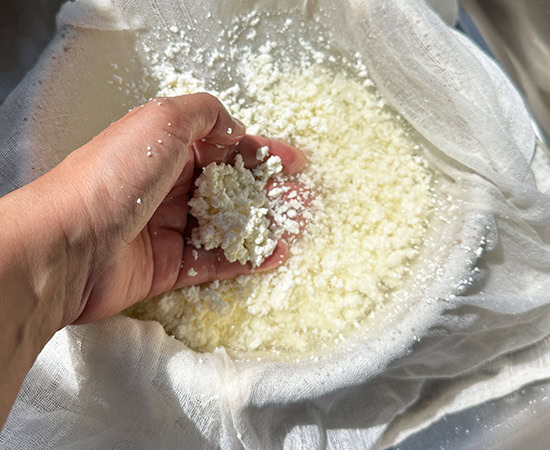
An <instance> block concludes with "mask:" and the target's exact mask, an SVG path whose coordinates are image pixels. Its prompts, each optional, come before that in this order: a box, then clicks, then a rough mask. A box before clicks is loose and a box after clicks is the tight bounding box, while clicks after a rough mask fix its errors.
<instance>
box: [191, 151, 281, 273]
mask: <svg viewBox="0 0 550 450" xmlns="http://www.w3.org/2000/svg"><path fill="white" fill-rule="evenodd" d="M282 169H283V167H282V165H281V158H279V157H278V156H270V157H269V159H268V160H267V161H266V162H265V163H263V164H260V165H259V166H258V167H256V168H255V169H254V170H253V171H251V170H248V169H246V168H245V167H244V162H243V158H242V156H241V155H239V154H237V156H236V160H235V164H234V165H233V166H231V165H229V164H224V163H220V164H217V163H212V164H209V165H208V166H206V167H205V168H204V170H203V173H202V174H201V175H200V176H199V177H198V178H197V180H196V181H195V185H196V186H197V189H195V192H194V194H193V198H192V199H191V200H190V201H189V206H190V208H191V215H193V216H195V217H196V218H197V220H198V222H199V226H198V227H196V228H194V229H193V232H192V235H191V244H192V245H193V246H195V247H197V248H200V247H204V248H206V250H212V249H214V248H218V247H220V248H221V249H222V250H223V252H224V255H225V257H226V258H227V260H228V261H230V262H235V261H239V262H240V263H241V264H246V263H247V262H249V261H250V262H251V263H252V267H258V266H259V265H260V264H261V263H262V262H263V261H264V260H265V259H266V258H267V257H268V256H270V255H271V254H272V253H273V251H274V250H275V247H276V246H277V237H276V235H275V233H274V232H273V231H272V229H271V227H270V225H271V223H270V220H269V212H270V206H269V200H268V197H267V194H266V190H265V185H266V183H267V180H268V179H269V178H270V177H271V176H274V175H279V174H280V173H281V171H282Z"/></svg>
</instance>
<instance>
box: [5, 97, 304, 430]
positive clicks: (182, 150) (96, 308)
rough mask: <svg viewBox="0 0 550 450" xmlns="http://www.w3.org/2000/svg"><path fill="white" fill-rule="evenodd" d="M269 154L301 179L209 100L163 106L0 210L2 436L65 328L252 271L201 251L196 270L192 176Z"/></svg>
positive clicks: (274, 146) (288, 157) (103, 137)
mask: <svg viewBox="0 0 550 450" xmlns="http://www.w3.org/2000/svg"><path fill="white" fill-rule="evenodd" d="M229 128H231V134H229V133H228V129H229ZM148 145H150V146H151V147H152V149H151V152H152V155H151V156H147V146H148ZM263 145H268V146H269V147H270V154H272V155H277V156H280V157H281V160H282V162H283V167H284V170H283V172H284V173H286V174H295V173H297V172H299V171H301V170H302V169H303V168H304V166H305V158H304V156H303V154H302V153H300V152H299V151H298V150H296V149H295V148H293V147H290V146H288V145H286V144H283V143H279V142H274V141H270V140H268V139H266V138H263V137H258V136H250V135H246V129H245V126H244V125H243V124H242V123H241V122H240V121H238V120H236V119H234V118H232V117H231V116H230V115H229V113H228V112H227V111H226V110H225V108H224V107H223V106H222V105H221V104H220V102H219V101H218V100H217V99H216V98H214V97H212V96H210V95H208V94H204V93H201V94H193V95H187V96H181V97H174V98H163V99H155V100H154V101H151V102H149V103H148V104H146V105H144V106H142V107H138V108H136V109H134V110H132V111H131V112H129V113H128V114H127V115H126V116H124V117H123V118H122V119H120V120H119V121H118V122H115V123H113V124H112V125H111V126H110V127H109V128H107V130H105V131H104V132H102V133H101V134H100V135H98V136H96V137H95V138H94V139H92V140H91V141H90V142H89V143H87V144H86V145H84V146H83V147H81V148H79V149H78V150H75V151H74V152H72V153H71V154H70V155H69V156H68V157H67V158H66V159H65V160H64V161H63V162H62V163H61V164H59V165H58V166H57V167H55V168H54V169H53V170H51V171H50V172H48V173H46V174H45V175H44V176H42V177H40V178H39V179H37V180H36V181H34V182H32V183H30V184H28V185H27V186H25V187H23V188H21V189H18V190H16V191H14V192H12V193H10V194H9V195H7V196H5V197H3V198H2V199H0V220H1V222H2V223H1V225H0V254H2V258H0V286H1V288H0V308H1V309H0V310H1V312H2V314H0V334H1V339H0V371H1V378H2V388H1V389H0V426H2V425H3V424H4V422H5V419H6V417H7V415H8V413H9V410H10V408H11V405H12V404H13V402H14V401H15V397H16V395H17V392H18V391H19V389H20V387H21V384H22V382H23V379H24V377H25V375H26V373H27V372H28V370H29V369H30V368H31V366H32V364H33V362H34V361H35V359H36V357H37V356H38V353H39V352H40V350H41V349H42V348H43V347H44V345H45V344H46V343H47V342H48V340H49V339H50V338H51V337H52V336H53V334H54V333H55V332H56V331H57V330H59V329H60V328H63V327H64V326H66V325H69V324H84V323H89V322H93V321H96V320H100V319H103V318H106V317H109V316H112V315H113V314H116V313H118V312H120V311H122V310H123V309H125V308H127V307H128V306H130V305H132V304H134V303H136V302H138V301H141V300H143V299H145V298H149V297H151V296H154V295H157V294H160V293H162V292H165V291H168V290H171V289H176V288H180V287H183V286H189V285H191V284H197V283H203V282H206V281H212V280H221V279H228V278H234V277H236V276H239V275H241V274H244V273H250V272H251V271H252V268H251V266H250V265H241V264H240V263H238V262H236V263H230V262H229V261H227V260H226V259H225V258H224V257H223V255H222V254H221V253H220V252H218V251H205V250H198V254H199V256H198V258H197V259H196V260H195V258H194V257H192V256H191V254H192V251H193V248H192V247H190V246H188V245H186V244H185V238H184V235H185V233H186V229H187V230H188V228H189V225H190V223H189V216H188V214H189V206H188V204H187V202H188V200H189V197H190V194H191V189H192V185H193V180H194V174H195V171H196V170H197V169H200V168H201V167H204V166H206V165H208V164H210V163H211V162H214V161H215V162H229V163H231V162H232V161H233V159H234V157H235V154H236V153H237V152H239V153H241V154H242V155H243V160H244V161H245V165H246V166H247V167H249V168H251V167H254V166H255V165H257V164H259V161H257V160H256V149H257V148H259V147H261V146H263ZM219 146H223V148H220V147H219ZM287 256H288V249H287V246H286V244H284V243H283V242H280V243H279V244H278V246H277V248H276V250H275V252H274V254H273V255H272V256H271V257H270V258H268V259H267V260H266V261H265V262H264V263H263V264H262V266H260V267H259V268H257V269H256V271H264V270H270V269H273V268H275V267H278V266H279V265H280V264H282V263H283V262H284V261H285V260H286V258H287ZM191 268H193V269H194V270H195V271H196V272H197V275H196V276H194V277H190V276H189V275H188V274H187V273H188V271H189V270H190V269H191Z"/></svg>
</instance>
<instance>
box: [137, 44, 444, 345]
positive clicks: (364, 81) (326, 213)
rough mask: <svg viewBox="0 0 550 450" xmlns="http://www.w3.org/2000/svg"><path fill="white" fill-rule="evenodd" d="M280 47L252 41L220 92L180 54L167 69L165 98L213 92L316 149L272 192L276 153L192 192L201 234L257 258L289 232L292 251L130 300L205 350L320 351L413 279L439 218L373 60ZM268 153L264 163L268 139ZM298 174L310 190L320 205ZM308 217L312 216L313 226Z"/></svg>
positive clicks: (258, 127)
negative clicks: (307, 195) (303, 192)
mask: <svg viewBox="0 0 550 450" xmlns="http://www.w3.org/2000/svg"><path fill="white" fill-rule="evenodd" d="M273 47H274V44H269V45H265V46H263V47H262V49H261V50H260V51H259V52H257V53H253V52H250V51H248V52H241V54H240V55H239V58H240V61H239V65H238V70H239V76H240V81H239V82H238V83H236V84H235V86H233V87H231V88H229V89H226V90H223V91H220V92H216V91H215V90H212V89H206V88H207V86H206V85H205V84H204V83H203V82H202V81H201V80H198V79H196V78H193V77H192V76H191V75H190V74H188V73H181V72H180V71H179V70H178V68H177V67H175V66H174V62H173V61H172V60H170V61H169V63H164V64H161V65H159V67H158V68H157V70H156V72H155V74H154V76H155V77H157V79H158V80H159V82H160V85H161V91H160V92H159V94H158V95H159V96H172V95H182V94H187V93H193V92H197V91H204V90H207V91H209V92H211V93H212V94H213V95H216V96H217V97H219V98H220V100H221V101H222V103H223V104H224V105H225V106H226V107H227V109H228V110H229V111H230V113H232V114H233V115H234V116H235V117H238V118H239V119H241V120H242V121H243V122H244V123H245V124H247V126H248V132H249V133H251V134H261V135H265V136H268V137H270V138H271V139H278V140H282V141H284V142H287V143H289V144H291V145H294V146H295V147H297V148H299V149H301V150H302V151H303V152H304V153H305V154H306V156H307V158H308V166H307V168H306V169H305V170H304V171H303V173H301V174H299V175H297V176H295V177H293V178H292V179H288V177H286V176H282V175H281V174H279V175H278V177H277V181H276V182H275V184H274V186H273V187H272V188H271V190H270V192H269V194H268V195H267V196H266V194H265V191H264V189H265V182H266V180H267V177H268V176H269V175H267V174H272V175H273V174H278V173H279V172H280V169H281V167H280V160H279V161H276V160H275V159H274V158H273V157H269V158H268V159H267V160H266V162H264V163H263V164H262V166H261V167H260V169H258V170H256V171H249V170H247V169H244V168H243V166H242V160H240V159H237V161H236V163H235V165H234V166H233V167H232V166H228V165H225V164H216V165H213V166H209V167H207V168H206V169H205V171H204V174H203V175H202V178H199V180H198V183H197V184H198V188H197V190H198V191H199V194H197V195H196V196H195V197H194V198H193V199H192V200H191V201H190V205H191V213H192V214H194V215H195V216H196V217H198V219H199V223H200V225H201V226H200V228H199V229H198V230H197V231H195V232H194V234H193V237H192V242H193V243H194V244H195V245H197V246H202V247H205V248H214V247H218V246H221V247H222V248H223V249H224V251H225V255H226V256H227V257H228V259H230V260H235V261H241V262H244V261H252V262H253V264H256V265H257V264H259V263H261V261H262V260H263V258H265V256H266V255H268V254H269V253H270V252H272V251H273V246H274V245H275V244H276V238H278V237H280V236H281V232H282V231H286V232H287V233H286V235H288V236H289V240H290V242H289V247H290V253H291V255H290V258H289V259H288V261H287V262H286V263H285V264H284V265H283V266H281V267H280V268H278V269H276V270H274V271H272V272H268V273H257V274H252V275H246V276H241V277H239V278H238V279H236V280H230V281H221V282H214V283H206V284H204V285H201V286H195V287H190V288H184V289H181V290H178V291H175V292H170V293H167V294H164V295H162V296H159V297H157V298H155V299H150V300H147V301H144V302H141V303H139V304H137V305H135V306H134V307H132V308H130V310H129V311H128V314H129V315H131V316H132V317H136V318H140V319H148V320H157V321H159V322H160V323H161V324H162V325H163V326H164V328H165V329H166V331H167V332H168V333H169V334H171V335H174V336H175V337H176V338H178V339H180V340H182V341H183V342H185V343H186V344H187V345H189V346H190V347H191V348H192V349H195V350H197V351H211V350H213V349H214V348H216V347H218V346H224V347H226V348H228V349H231V350H236V351H245V352H246V351H253V350H264V351H271V352H275V353H279V352H282V353H284V352H293V353H295V352H310V351H313V350H316V349H319V348H322V347H325V346H329V345H331V344H334V343H336V342H339V341H341V339H342V338H345V336H348V335H349V334H350V333H352V332H353V331H354V330H355V331H356V330H357V328H359V327H360V326H361V324H362V323H363V322H364V321H365V320H366V319H367V318H368V317H369V315H370V314H372V313H373V311H376V310H377V309H378V308H380V307H382V306H383V305H385V304H388V303H389V302H391V298H392V292H393V291H395V290H396V289H398V288H399V287H401V286H403V283H404V281H405V280H406V278H407V275H408V273H409V271H410V267H411V264H412V263H413V262H414V261H415V259H416V258H417V257H418V256H419V253H420V251H421V249H422V244H423V241H424V239H425V237H426V235H427V230H428V224H429V221H430V218H431V217H432V213H433V208H432V205H433V204H434V202H435V199H434V195H435V194H434V192H433V191H434V190H433V189H432V183H433V172H432V171H431V170H430V169H429V167H428V164H427V162H426V160H425V159H424V157H423V156H422V148H421V146H419V145H418V142H417V141H415V140H414V139H413V137H412V136H413V132H412V130H410V129H409V128H408V126H407V124H406V122H405V121H404V120H403V119H401V118H400V117H399V116H398V115H397V114H396V113H395V112H393V111H392V110H390V109H389V108H388V107H387V106H385V102H384V101H383V99H381V97H380V95H379V94H378V93H377V91H376V90H375V88H374V87H373V83H372V81H371V80H370V79H368V78H367V71H366V68H365V67H364V65H363V64H362V63H361V62H360V61H357V62H355V63H354V64H351V63H350V64H348V65H347V66H346V65H345V64H341V65H339V66H338V67H339V68H338V69H335V68H334V67H331V68H326V67H325V66H323V65H321V64H318V63H316V62H311V61H310V62H304V63H303V64H301V65H295V66H293V65H291V64H289V63H285V62H283V61H280V60H279V59H276V58H274V57H273V56H272V52H271V50H272V48H273ZM234 58H237V56H235V55H234ZM310 59H311V58H310ZM317 59H319V58H317ZM313 60H314V61H315V58H313ZM359 69H360V70H359ZM256 157H257V158H258V160H262V161H264V160H265V158H267V157H268V149H264V148H260V149H258V151H257V155H256ZM288 183H299V184H301V185H302V186H303V187H305V188H306V189H307V190H308V191H309V192H311V193H312V197H313V200H311V203H310V204H308V205H307V206H305V205H304V202H303V197H301V196H300V195H298V194H297V193H296V191H294V190H292V189H290V188H289V185H288ZM269 216H271V217H272V218H273V222H274V224H273V225H269ZM299 218H302V219H303V220H305V221H306V222H307V225H306V227H305V230H304V231H303V233H302V234H301V235H299V231H300V226H299V222H298V219H299Z"/></svg>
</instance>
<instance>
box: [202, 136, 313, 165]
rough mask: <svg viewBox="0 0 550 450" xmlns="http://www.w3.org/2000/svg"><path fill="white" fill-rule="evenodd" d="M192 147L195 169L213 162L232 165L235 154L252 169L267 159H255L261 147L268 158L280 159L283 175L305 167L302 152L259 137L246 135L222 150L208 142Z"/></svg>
mask: <svg viewBox="0 0 550 450" xmlns="http://www.w3.org/2000/svg"><path fill="white" fill-rule="evenodd" d="M193 147H194V151H195V164H196V166H197V167H206V166H207V165H208V164H210V163H213V162H216V163H221V162H224V163H227V164H233V163H234V161H235V156H236V154H237V153H239V154H240V155H241V156H242V157H243V162H244V165H245V167H246V168H248V169H252V168H254V167H256V166H257V165H259V164H261V163H262V162H264V161H265V159H267V157H266V158H264V159H258V158H257V156H258V149H260V148H262V147H268V148H269V156H278V157H279V158H281V163H282V165H283V173H284V174H285V175H293V174H296V173H298V172H301V171H302V170H303V169H304V168H305V166H306V157H305V155H304V154H303V152H301V151H300V150H298V149H297V148H295V147H292V146H291V145H288V144H285V143H283V142H279V141H273V140H271V139H268V138H265V137H261V136H252V135H249V134H248V135H246V136H244V137H243V138H242V139H241V140H240V141H239V142H238V143H237V144H234V145H231V146H228V147H223V148H220V147H219V146H218V145H216V144H211V143H210V142H209V141H204V142H203V141H198V142H196V143H195V145H194V146H193Z"/></svg>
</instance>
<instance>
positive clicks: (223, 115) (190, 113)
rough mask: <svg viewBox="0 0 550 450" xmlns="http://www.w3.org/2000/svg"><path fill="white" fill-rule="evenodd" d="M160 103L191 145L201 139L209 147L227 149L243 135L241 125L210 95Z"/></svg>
mask: <svg viewBox="0 0 550 450" xmlns="http://www.w3.org/2000/svg"><path fill="white" fill-rule="evenodd" d="M159 101H161V102H164V103H166V104H167V105H168V106H169V107H170V109H171V113H172V115H173V116H174V124H175V125H176V127H179V128H182V129H185V130H186V131H187V132H188V133H189V134H188V142H189V143H190V144H191V143H193V142H195V141H198V140H201V139H204V140H205V142H208V143H210V144H214V145H223V146H228V145H232V144H235V143H236V142H237V141H239V140H241V139H242V138H243V137H244V135H245V134H246V127H245V126H244V124H243V123H242V122H241V121H240V120H238V119H236V118H234V117H232V116H231V114H229V112H228V111H227V110H226V109H225V107H224V106H223V105H222V104H221V102H220V101H219V100H218V99H217V98H216V97H214V96H212V95H210V94H207V93H204V92H202V93H198V94H191V95H183V96H179V97H171V98H166V99H159Z"/></svg>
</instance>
